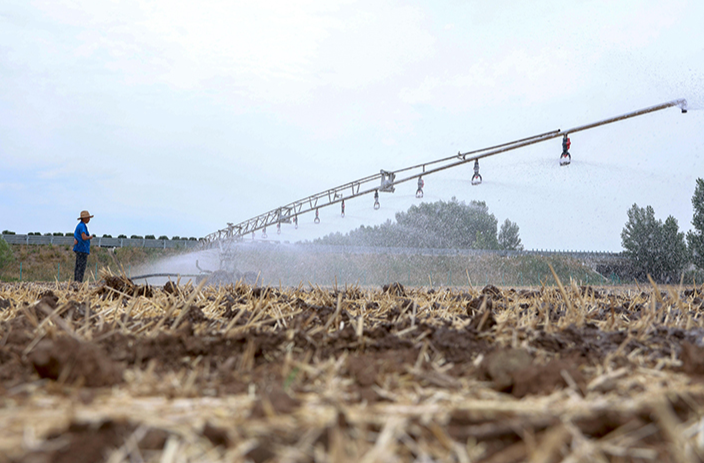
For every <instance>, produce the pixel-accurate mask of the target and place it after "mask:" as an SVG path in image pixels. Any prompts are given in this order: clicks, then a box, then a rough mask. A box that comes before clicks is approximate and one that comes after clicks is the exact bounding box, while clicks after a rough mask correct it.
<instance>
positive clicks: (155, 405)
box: [0, 274, 704, 463]
mask: <svg viewBox="0 0 704 463" xmlns="http://www.w3.org/2000/svg"><path fill="white" fill-rule="evenodd" d="M702 298H704V288H695V287H690V288H677V287H673V288H667V289H663V288H657V287H654V286H653V287H649V288H635V287H634V288H632V289H630V290H619V291H612V292H608V291H606V290H603V289H595V288H592V287H577V286H575V285H572V286H567V287H566V288H565V287H562V286H560V288H559V289H555V288H548V287H544V288H538V289H533V290H527V289H522V290H515V289H508V288H504V289H499V288H496V287H493V286H487V287H485V288H483V289H481V290H477V289H474V288H468V289H466V290H459V289H455V290H445V289H442V290H421V289H410V288H404V287H403V286H402V285H400V284H396V283H395V284H392V285H389V286H386V287H384V288H383V290H376V291H374V290H363V289H360V288H358V287H346V288H344V289H343V288H333V289H330V288H327V289H321V288H317V287H316V288H311V289H308V290H303V289H300V288H299V289H295V288H289V289H281V288H279V289H276V288H268V287H265V288H259V287H252V286H247V285H241V284H237V285H234V286H233V285H230V286H225V287H209V286H201V287H198V288H194V287H193V286H191V285H177V284H173V283H168V284H167V285H165V286H164V287H163V288H155V287H147V286H137V285H134V284H133V283H132V282H131V281H129V280H128V279H127V278H125V277H120V276H115V275H109V274H104V275H103V280H102V281H101V283H100V284H99V285H94V286H90V285H84V286H83V287H81V288H80V289H76V288H73V289H72V288H71V287H69V286H67V285H48V284H47V285H39V284H5V285H2V286H0V320H2V324H1V326H0V404H2V406H1V407H0V462H5V461H7V462H23V463H28V462H44V461H46V462H49V461H67V462H68V461H71V462H80V461H86V462H88V461H101V460H105V461H111V462H113V461H114V462H118V461H161V462H169V461H174V462H176V461H246V460H251V461H255V462H263V461H311V462H313V461H316V462H317V461H369V462H371V461H394V460H396V461H458V462H466V461H485V462H509V461H535V462H552V461H563V460H565V459H567V460H568V461H673V462H674V461H700V460H702V455H704V420H702V418H701V409H702V405H704V386H702V378H703V377H704V376H703V375H704V348H702V347H701V346H702V337H703V336H704V329H703V328H702V326H703V325H702V317H701V314H702V310H704V306H703V304H702Z"/></svg>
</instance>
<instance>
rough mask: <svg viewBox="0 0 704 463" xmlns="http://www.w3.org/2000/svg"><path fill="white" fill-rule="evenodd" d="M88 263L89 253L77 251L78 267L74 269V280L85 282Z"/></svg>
mask: <svg viewBox="0 0 704 463" xmlns="http://www.w3.org/2000/svg"><path fill="white" fill-rule="evenodd" d="M87 263H88V253H85V252H76V269H75V270H74V271H73V280H74V281H77V282H79V283H82V282H83V274H84V273H86V264H87Z"/></svg>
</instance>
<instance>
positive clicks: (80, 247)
mask: <svg viewBox="0 0 704 463" xmlns="http://www.w3.org/2000/svg"><path fill="white" fill-rule="evenodd" d="M81 233H85V234H86V236H90V233H88V227H87V226H86V224H84V223H83V221H80V222H78V225H76V231H75V232H73V237H74V238H76V241H78V244H77V245H75V246H74V247H73V250H74V252H85V253H86V254H90V240H84V239H83V238H82V237H81Z"/></svg>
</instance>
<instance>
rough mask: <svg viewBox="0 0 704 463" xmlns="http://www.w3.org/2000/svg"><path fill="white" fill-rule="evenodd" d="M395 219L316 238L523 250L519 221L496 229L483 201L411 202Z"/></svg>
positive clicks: (325, 241) (350, 243)
mask: <svg viewBox="0 0 704 463" xmlns="http://www.w3.org/2000/svg"><path fill="white" fill-rule="evenodd" d="M395 219H396V220H395V221H391V220H387V221H386V222H385V223H383V224H381V225H375V226H370V227H365V226H364V225H362V226H361V227H359V228H358V229H355V230H352V231H350V232H349V233H346V234H341V233H339V232H338V233H332V234H330V235H327V236H324V237H322V238H319V239H316V240H315V241H314V242H315V243H319V244H332V245H347V246H381V247H408V248H441V249H443V248H449V249H503V250H521V249H523V245H522V244H521V238H520V236H519V228H518V225H517V224H515V223H513V222H511V221H510V220H508V219H506V220H505V221H504V223H503V224H502V225H501V228H500V230H499V231H498V233H497V228H498V221H497V219H496V217H494V215H493V214H491V213H489V208H488V207H487V205H486V203H485V202H484V201H471V202H470V203H469V204H466V203H465V202H464V201H458V200H457V198H455V197H453V198H452V199H451V200H450V201H447V202H445V201H437V202H434V203H422V204H420V205H418V206H415V205H414V206H411V207H410V209H408V211H406V212H398V213H396V216H395Z"/></svg>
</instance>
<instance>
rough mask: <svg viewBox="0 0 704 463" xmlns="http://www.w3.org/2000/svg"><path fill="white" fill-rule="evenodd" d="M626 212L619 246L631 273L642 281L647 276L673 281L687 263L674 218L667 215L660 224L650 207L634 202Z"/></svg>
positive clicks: (666, 281)
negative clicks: (643, 206)
mask: <svg viewBox="0 0 704 463" xmlns="http://www.w3.org/2000/svg"><path fill="white" fill-rule="evenodd" d="M627 214H628V221H627V222H626V225H625V226H624V228H623V231H622V232H621V245H622V246H623V249H624V252H623V253H624V255H625V256H626V258H627V259H628V260H629V261H630V264H631V271H632V273H633V276H634V277H635V278H636V279H638V280H641V281H644V280H646V279H647V275H650V276H651V277H653V279H654V280H655V281H658V282H662V283H669V282H673V281H676V280H677V279H678V278H679V275H680V273H681V272H682V270H683V269H684V266H685V264H686V263H687V246H686V244H685V240H684V233H682V232H680V231H679V227H678V225H677V220H676V219H675V218H674V217H672V216H669V217H668V218H667V220H666V221H665V223H664V224H663V223H662V221H660V220H657V219H656V218H655V211H654V209H653V208H652V206H647V207H645V208H640V207H638V205H637V204H633V206H632V207H631V208H630V209H629V210H628V213H627Z"/></svg>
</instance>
